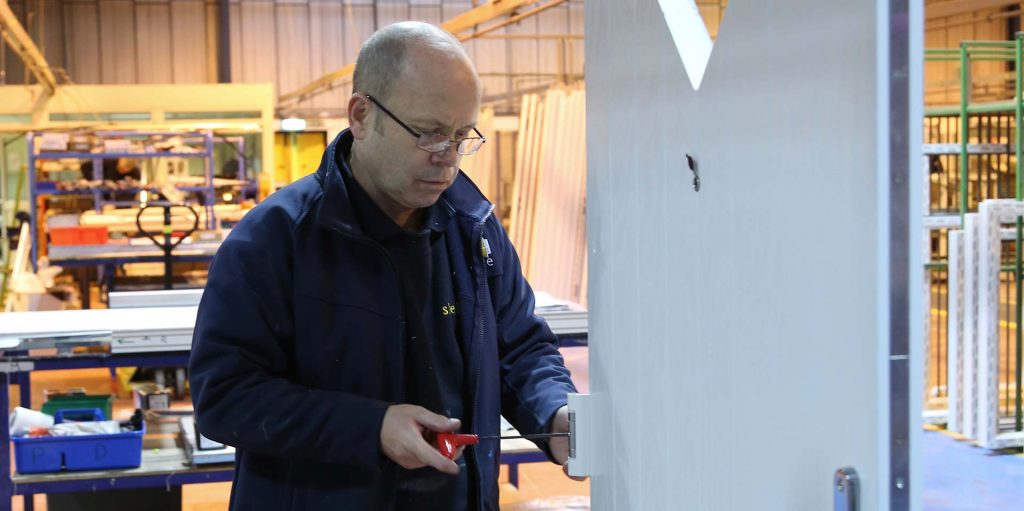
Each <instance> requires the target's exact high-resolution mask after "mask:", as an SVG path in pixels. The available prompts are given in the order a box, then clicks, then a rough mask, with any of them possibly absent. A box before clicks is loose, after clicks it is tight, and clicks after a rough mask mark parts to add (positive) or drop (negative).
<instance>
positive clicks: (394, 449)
mask: <svg viewBox="0 0 1024 511" xmlns="http://www.w3.org/2000/svg"><path fill="white" fill-rule="evenodd" d="M459 426H460V423H459V420H458V419H449V418H447V417H444V416H442V415H437V414H436V413H432V412H431V411H429V410H427V409H426V408H423V407H419V406H415V405H391V406H389V407H388V411H387V412H386V413H385V414H384V424H383V425H382V426H381V428H380V447H381V451H383V452H384V455H385V456H387V457H388V458H389V459H391V460H392V461H394V462H395V463H398V464H399V465H401V466H402V467H403V468H406V469H409V470H413V469H417V468H423V467H434V468H435V469H437V470H439V471H441V472H444V473H446V474H452V475H455V474H458V473H459V466H458V465H456V464H455V462H454V461H452V460H450V459H448V458H445V457H444V456H442V455H441V453H440V452H438V450H437V449H436V448H435V447H434V446H433V445H430V444H429V443H428V442H427V438H429V437H431V436H433V435H432V433H438V432H440V433H449V432H453V431H455V430H457V429H459Z"/></svg>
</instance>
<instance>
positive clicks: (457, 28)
mask: <svg viewBox="0 0 1024 511" xmlns="http://www.w3.org/2000/svg"><path fill="white" fill-rule="evenodd" d="M564 1H565V0H561V1H558V2H557V3H563V2H564ZM536 3H538V2H537V0H490V1H489V2H486V3H484V4H482V5H480V6H477V7H474V8H472V9H470V10H468V11H466V12H464V13H462V14H460V15H458V16H455V17H454V18H451V19H449V20H448V21H446V22H444V23H442V24H441V28H443V29H445V30H447V31H448V32H451V33H452V34H453V35H455V36H456V37H458V36H459V33H461V32H465V31H467V30H472V29H473V28H474V27H477V26H478V25H481V24H483V23H487V22H488V21H491V20H494V19H497V18H500V17H502V16H506V15H508V14H512V13H513V12H514V11H515V10H516V9H519V8H520V7H523V6H526V5H530V4H536ZM545 8H547V7H546V6H545ZM541 10H543V9H541ZM538 12H539V11H538ZM460 40H464V39H463V38H461V37H460ZM355 68H356V65H355V64H354V63H353V64H349V65H347V66H345V67H343V68H341V69H337V70H335V71H332V72H330V73H327V74H326V75H324V76H322V77H320V78H317V79H316V80H314V81H312V82H310V83H309V84H307V85H304V86H302V87H299V88H298V89H296V90H294V91H292V92H289V93H287V94H284V95H282V96H281V97H279V98H278V100H277V102H278V107H282V106H285V105H286V104H288V103H291V102H299V101H302V100H305V99H308V98H311V97H313V96H316V95H317V94H321V93H323V92H327V91H329V90H331V89H332V88H333V87H334V85H335V84H336V83H337V82H339V81H341V80H343V79H345V78H347V77H349V76H351V75H352V72H353V71H355Z"/></svg>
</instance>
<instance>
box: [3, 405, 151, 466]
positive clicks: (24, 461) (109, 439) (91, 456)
mask: <svg viewBox="0 0 1024 511" xmlns="http://www.w3.org/2000/svg"><path fill="white" fill-rule="evenodd" d="M83 414H84V415H85V418H87V419H90V420H97V421H102V420H105V418H104V415H103V412H102V411H100V410H99V409H92V410H61V411H59V412H57V415H56V416H55V417H54V422H55V423H60V422H63V421H64V418H65V417H68V418H69V419H70V418H71V417H72V416H75V417H79V416H82V415H83ZM145 434H146V424H145V422H143V423H142V429H141V430H139V431H129V432H127V433H114V434H108V435H81V436H46V437H35V438H32V437H25V436H20V437H19V436H15V437H11V441H12V442H14V466H15V470H17V472H18V473H19V474H38V473H44V472H60V471H61V470H102V469H110V468H135V467H138V466H139V465H141V464H142V437H143V436H144V435H145Z"/></svg>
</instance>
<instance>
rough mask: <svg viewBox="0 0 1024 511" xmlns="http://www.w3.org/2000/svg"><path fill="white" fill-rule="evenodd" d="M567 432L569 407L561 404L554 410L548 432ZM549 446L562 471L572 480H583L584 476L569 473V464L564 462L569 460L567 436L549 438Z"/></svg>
mask: <svg viewBox="0 0 1024 511" xmlns="http://www.w3.org/2000/svg"><path fill="white" fill-rule="evenodd" d="M568 432H569V407H568V406H563V407H561V408H559V409H558V411H557V412H555V416H554V417H553V418H552V419H551V431H550V433H568ZM548 445H550V447H551V454H552V455H554V457H555V461H557V462H558V464H559V465H562V472H565V475H567V476H569V478H570V479H572V480H574V481H585V480H586V479H587V478H586V477H574V476H570V475H569V464H568V463H566V462H567V461H568V460H569V438H567V437H555V438H552V439H550V440H549V444H548Z"/></svg>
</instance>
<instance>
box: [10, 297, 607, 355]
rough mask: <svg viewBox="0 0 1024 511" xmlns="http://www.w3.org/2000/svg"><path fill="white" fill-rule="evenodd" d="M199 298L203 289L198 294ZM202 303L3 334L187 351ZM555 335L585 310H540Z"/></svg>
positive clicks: (112, 312)
mask: <svg viewBox="0 0 1024 511" xmlns="http://www.w3.org/2000/svg"><path fill="white" fill-rule="evenodd" d="M194 296H195V300H196V301H197V302H198V300H199V297H200V296H201V293H199V292H196V293H195V294H194ZM197 310H198V307H197V306H179V307H133V308H123V309H89V310H71V311H37V312H10V313H5V314H0V339H3V338H12V337H48V336H56V335H69V334H74V333H77V332H111V333H112V335H113V341H112V344H111V351H112V352H113V353H140V352H161V351H187V350H189V349H191V346H192V331H193V329H194V328H195V323H196V311H197ZM538 314H539V315H541V316H542V317H545V318H546V319H547V320H548V324H549V325H550V326H551V329H552V330H553V331H554V332H555V333H556V334H562V335H568V334H580V333H586V331H587V313H586V311H581V310H561V311H544V312H541V311H538Z"/></svg>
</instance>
